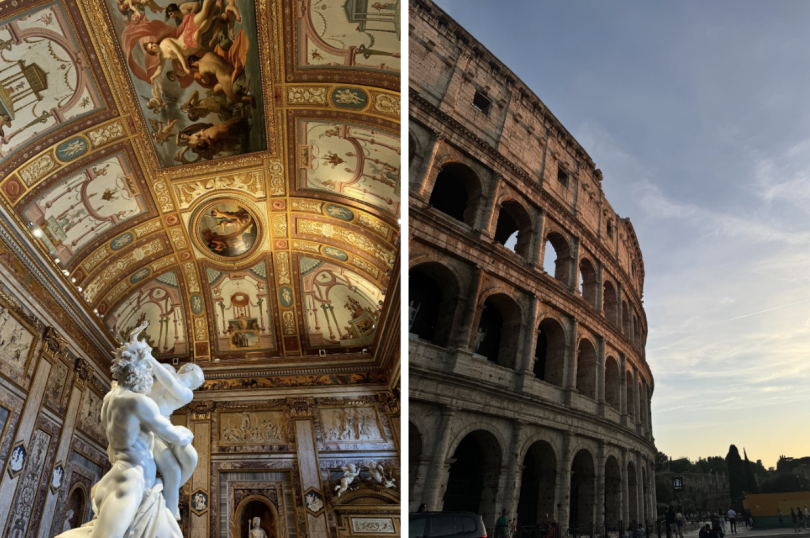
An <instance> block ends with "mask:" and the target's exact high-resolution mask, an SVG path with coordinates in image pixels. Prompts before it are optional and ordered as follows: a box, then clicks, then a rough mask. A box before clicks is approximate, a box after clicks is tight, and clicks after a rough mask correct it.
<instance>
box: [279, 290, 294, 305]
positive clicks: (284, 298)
mask: <svg viewBox="0 0 810 538" xmlns="http://www.w3.org/2000/svg"><path fill="white" fill-rule="evenodd" d="M278 299H279V301H281V304H282V305H283V306H292V304H293V294H292V290H291V289H290V288H288V287H287V286H284V287H283V288H281V289H280V290H278Z"/></svg>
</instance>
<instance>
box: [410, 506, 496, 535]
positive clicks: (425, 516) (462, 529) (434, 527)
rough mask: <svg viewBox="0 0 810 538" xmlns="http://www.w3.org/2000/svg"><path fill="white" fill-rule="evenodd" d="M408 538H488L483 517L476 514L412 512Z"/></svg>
mask: <svg viewBox="0 0 810 538" xmlns="http://www.w3.org/2000/svg"><path fill="white" fill-rule="evenodd" d="M408 520H409V521H410V527H409V529H410V530H409V533H408V538H450V537H452V538H487V529H486V528H485V527H484V522H483V521H481V516H479V515H478V514H476V513H474V512H412V513H411V514H410V515H409V517H408Z"/></svg>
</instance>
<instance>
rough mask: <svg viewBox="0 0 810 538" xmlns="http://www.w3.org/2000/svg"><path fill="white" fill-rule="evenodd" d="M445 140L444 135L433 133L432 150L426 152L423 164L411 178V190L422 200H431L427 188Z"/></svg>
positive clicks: (431, 136)
mask: <svg viewBox="0 0 810 538" xmlns="http://www.w3.org/2000/svg"><path fill="white" fill-rule="evenodd" d="M445 139H446V137H445V136H444V133H442V132H439V131H433V132H432V133H431V135H430V149H429V150H428V151H427V152H425V154H424V155H423V159H422V162H421V163H419V166H418V167H416V168H415V170H414V172H415V173H414V174H413V176H412V178H411V190H412V191H414V192H416V193H417V194H418V195H419V197H420V198H423V199H425V198H427V199H430V196H428V195H427V194H425V189H426V188H427V183H428V178H430V176H431V171H432V169H433V163H434V161H435V160H436V154H437V153H438V152H439V148H441V146H442V143H444V141H445ZM438 174H439V171H436V174H435V175H438ZM426 201H427V200H426Z"/></svg>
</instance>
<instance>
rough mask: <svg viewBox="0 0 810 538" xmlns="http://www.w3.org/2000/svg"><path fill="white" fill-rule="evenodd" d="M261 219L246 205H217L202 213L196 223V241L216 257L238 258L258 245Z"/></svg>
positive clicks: (224, 203) (230, 203)
mask: <svg viewBox="0 0 810 538" xmlns="http://www.w3.org/2000/svg"><path fill="white" fill-rule="evenodd" d="M257 221H258V219H257V218H256V217H255V216H254V215H253V213H252V212H251V211H249V210H248V209H247V208H246V207H245V206H243V205H242V204H239V203H234V202H222V203H218V204H214V205H212V206H210V207H208V208H206V209H205V210H203V211H202V212H201V214H200V216H199V222H198V223H197V230H196V233H197V238H198V240H199V241H200V242H201V243H202V245H203V246H204V248H205V249H206V250H207V251H208V252H210V253H211V254H214V255H216V256H220V257H223V258H238V257H241V256H243V255H245V254H247V253H248V252H250V251H251V249H253V247H254V246H256V244H257V240H258V235H259V227H258V223H257Z"/></svg>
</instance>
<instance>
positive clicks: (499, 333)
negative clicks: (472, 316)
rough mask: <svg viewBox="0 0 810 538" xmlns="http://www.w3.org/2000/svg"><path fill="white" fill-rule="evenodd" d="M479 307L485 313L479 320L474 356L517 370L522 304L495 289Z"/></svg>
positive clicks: (483, 298) (483, 296)
mask: <svg viewBox="0 0 810 538" xmlns="http://www.w3.org/2000/svg"><path fill="white" fill-rule="evenodd" d="M479 305H481V306H483V309H482V310H481V313H480V316H479V318H478V326H477V329H476V337H475V338H476V339H475V349H474V351H475V353H476V354H478V355H482V356H484V357H486V358H487V360H489V361H492V362H494V363H496V364H498V365H500V366H503V367H506V368H514V367H515V361H516V359H517V351H518V344H519V342H520V328H521V325H522V323H523V314H522V309H521V307H520V302H519V301H518V300H516V299H515V298H514V297H512V295H511V294H509V293H505V292H504V290H502V289H497V288H496V289H493V290H488V291H487V292H485V293H484V294H483V295H482V296H481V301H479ZM481 306H479V308H481Z"/></svg>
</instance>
